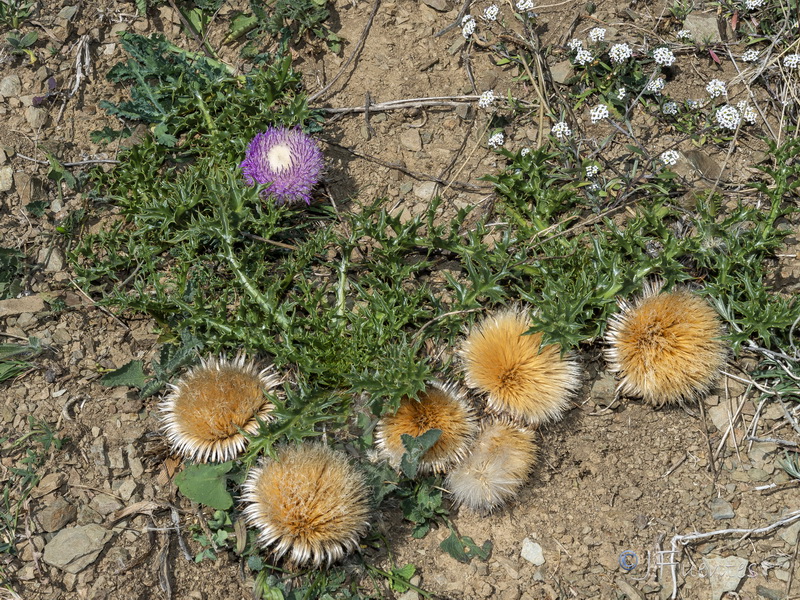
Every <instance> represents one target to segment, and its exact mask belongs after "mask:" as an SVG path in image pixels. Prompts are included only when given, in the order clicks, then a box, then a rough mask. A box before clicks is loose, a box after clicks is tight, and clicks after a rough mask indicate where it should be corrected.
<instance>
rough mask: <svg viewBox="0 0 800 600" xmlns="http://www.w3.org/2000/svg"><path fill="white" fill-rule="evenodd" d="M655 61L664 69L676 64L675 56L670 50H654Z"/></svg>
mask: <svg viewBox="0 0 800 600" xmlns="http://www.w3.org/2000/svg"><path fill="white" fill-rule="evenodd" d="M653 60H654V61H656V63H657V64H659V65H661V66H662V67H671V66H672V65H673V63H674V62H675V55H674V54H673V53H672V50H670V49H669V48H664V47H663V46H662V47H661V48H656V49H655V50H653Z"/></svg>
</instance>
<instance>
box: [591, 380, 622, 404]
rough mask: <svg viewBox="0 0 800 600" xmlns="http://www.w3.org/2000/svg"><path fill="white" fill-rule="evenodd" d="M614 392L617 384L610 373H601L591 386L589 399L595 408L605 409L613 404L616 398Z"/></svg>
mask: <svg viewBox="0 0 800 600" xmlns="http://www.w3.org/2000/svg"><path fill="white" fill-rule="evenodd" d="M616 391H617V382H616V380H615V379H614V376H613V375H611V374H610V373H603V374H602V375H600V377H599V378H598V379H597V380H596V381H595V382H594V383H593V384H592V391H591V392H590V397H591V399H592V402H594V403H595V406H599V407H601V408H605V407H607V406H610V405H611V404H613V403H614V398H616Z"/></svg>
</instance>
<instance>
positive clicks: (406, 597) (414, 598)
mask: <svg viewBox="0 0 800 600" xmlns="http://www.w3.org/2000/svg"><path fill="white" fill-rule="evenodd" d="M397 600H419V594H418V593H417V592H415V591H414V590H408V591H407V592H406V593H404V594H401V595H400V596H398V597H397Z"/></svg>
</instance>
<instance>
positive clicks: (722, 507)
mask: <svg viewBox="0 0 800 600" xmlns="http://www.w3.org/2000/svg"><path fill="white" fill-rule="evenodd" d="M708 508H709V509H710V510H711V518H712V519H715V520H717V521H722V520H724V519H732V518H733V517H735V516H736V513H735V512H734V511H733V506H731V503H730V502H728V501H727V500H723V499H722V498H714V499H713V500H712V501H711V502H709V504H708Z"/></svg>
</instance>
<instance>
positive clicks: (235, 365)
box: [159, 354, 280, 462]
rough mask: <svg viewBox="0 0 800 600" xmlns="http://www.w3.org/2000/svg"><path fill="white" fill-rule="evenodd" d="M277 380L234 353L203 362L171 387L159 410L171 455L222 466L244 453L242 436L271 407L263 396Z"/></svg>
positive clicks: (265, 416) (255, 427)
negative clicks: (217, 463) (215, 462)
mask: <svg viewBox="0 0 800 600" xmlns="http://www.w3.org/2000/svg"><path fill="white" fill-rule="evenodd" d="M279 382H280V378H279V377H278V376H277V375H275V374H274V373H272V372H271V370H270V369H263V370H259V369H258V367H257V366H256V365H255V363H253V362H249V361H246V360H245V356H244V354H239V355H238V356H237V357H236V358H235V359H234V360H232V361H230V360H226V359H225V358H222V357H220V358H207V359H205V360H203V361H201V363H200V365H198V366H196V367H194V368H193V369H191V370H190V371H189V372H188V373H187V374H186V375H185V376H184V377H183V378H182V379H180V380H179V381H178V382H177V383H176V384H175V385H172V384H170V386H169V388H170V392H169V394H168V395H167V397H166V398H165V400H164V401H163V402H162V403H161V405H160V407H159V408H160V410H161V415H162V416H161V420H162V427H163V429H164V434H165V435H166V437H167V440H169V443H170V445H171V446H172V448H173V450H174V451H175V452H177V453H178V454H181V455H183V456H185V457H187V458H191V459H192V460H194V461H197V462H207V461H218V462H224V461H226V460H231V459H233V458H235V457H236V456H237V455H238V454H239V453H240V452H242V450H244V447H245V443H246V441H247V440H246V438H245V436H244V435H243V433H242V432H245V433H249V434H253V433H255V432H256V431H258V419H260V420H262V421H269V420H271V419H272V416H271V413H272V411H273V409H274V408H275V407H274V405H273V404H272V403H270V402H269V400H268V399H267V398H266V396H265V395H264V392H265V391H268V390H270V389H272V388H274V387H275V386H276V385H278V383H279Z"/></svg>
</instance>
